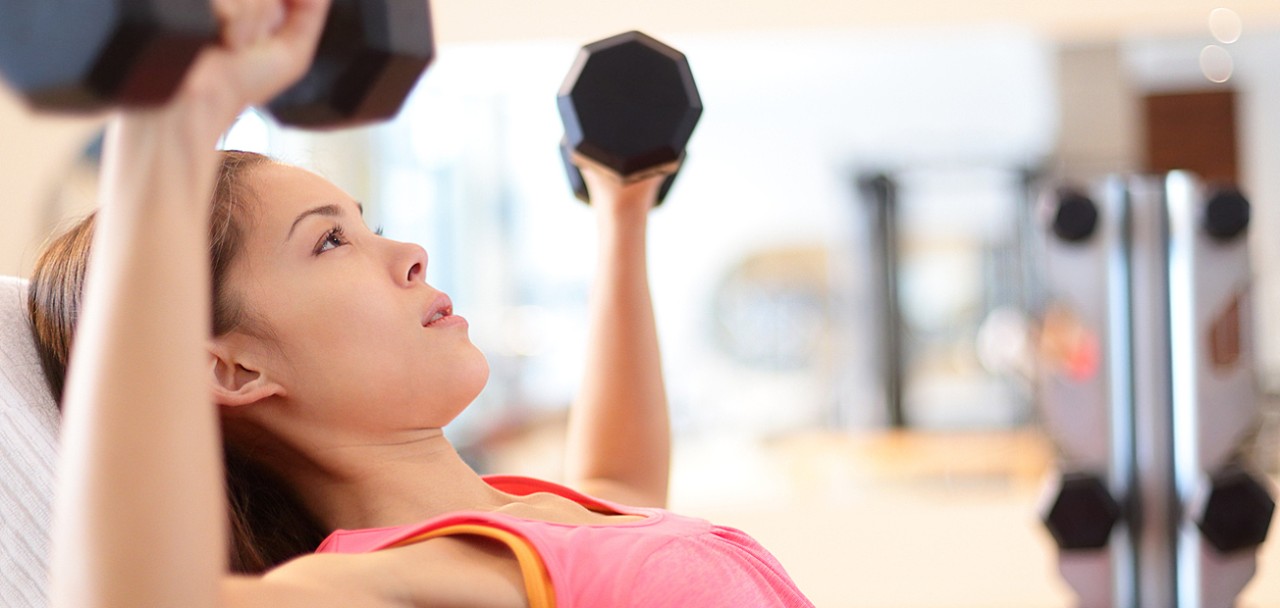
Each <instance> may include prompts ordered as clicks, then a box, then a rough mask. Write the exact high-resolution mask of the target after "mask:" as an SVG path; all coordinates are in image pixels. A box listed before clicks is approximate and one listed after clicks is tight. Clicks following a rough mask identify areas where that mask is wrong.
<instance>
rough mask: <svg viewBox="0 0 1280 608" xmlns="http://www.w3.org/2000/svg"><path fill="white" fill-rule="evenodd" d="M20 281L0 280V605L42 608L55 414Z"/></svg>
mask: <svg viewBox="0 0 1280 608" xmlns="http://www.w3.org/2000/svg"><path fill="white" fill-rule="evenodd" d="M26 286H27V284H26V281H24V280H22V279H18V278H14V277H0V606H4V607H5V608H45V606H46V605H47V603H48V600H47V597H46V587H47V585H46V584H45V578H46V571H47V568H48V553H49V523H50V515H51V513H50V507H51V504H52V501H53V483H54V465H55V464H56V463H55V461H56V458H57V455H56V449H57V442H58V412H57V408H56V407H55V405H54V403H53V396H52V395H51V394H50V392H49V388H48V386H47V385H46V384H45V380H44V373H43V372H42V371H41V370H40V360H39V358H38V357H37V356H36V351H35V345H34V344H33V342H32V339H31V328H30V321H29V320H28V317H27V312H26V310H27V308H26Z"/></svg>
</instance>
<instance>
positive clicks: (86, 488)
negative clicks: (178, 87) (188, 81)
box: [51, 105, 226, 608]
mask: <svg viewBox="0 0 1280 608" xmlns="http://www.w3.org/2000/svg"><path fill="white" fill-rule="evenodd" d="M211 112H213V110H212V109H209V108H192V107H183V106H181V105H178V106H171V107H166V108H162V109H157V110H152V111H145V112H136V113H133V114H131V115H129V116H125V117H122V118H121V119H119V120H117V121H116V122H115V123H114V124H113V125H112V126H111V127H110V129H109V134H108V138H107V143H106V150H105V151H106V153H105V158H104V165H103V170H102V177H103V180H102V189H101V204H100V206H99V211H98V217H97V220H96V222H97V225H96V227H95V231H94V238H93V250H92V255H91V258H90V262H89V266H88V270H87V276H86V282H85V293H84V297H83V310H82V311H81V314H80V320H79V325H78V330H77V333H76V341H75V345H74V348H73V352H72V356H71V361H70V364H69V369H68V378H67V385H66V387H67V388H66V393H65V399H64V405H63V411H64V420H63V427H62V441H61V445H62V448H61V450H62V452H61V459H62V460H61V463H60V469H59V481H58V483H59V487H58V500H57V507H56V517H55V526H54V536H53V556H52V572H51V575H52V585H53V586H52V600H53V605H54V606H56V607H67V608H70V607H75V608H86V607H93V606H190V607H198V606H213V605H216V601H217V597H218V582H219V580H220V578H221V576H222V575H223V574H224V573H225V565H224V561H225V555H226V540H225V539H226V532H225V530H224V527H225V507H224V500H225V498H224V496H223V493H222V490H221V484H222V481H221V480H222V475H221V466H222V465H221V460H220V454H221V452H220V450H219V447H218V428H217V418H216V412H215V409H214V406H213V404H212V401H211V398H210V393H209V388H208V384H209V379H208V374H209V371H208V370H207V369H206V367H207V365H206V362H207V358H208V355H207V352H206V344H207V340H208V338H209V333H210V328H209V324H210V302H209V299H210V296H209V293H210V285H209V281H210V279H209V273H210V271H209V262H208V253H207V239H208V237H207V230H208V205H209V203H208V200H209V196H210V192H211V191H212V186H213V179H214V175H215V170H216V162H217V152H216V151H215V150H214V143H215V142H216V137H217V134H216V133H210V132H209V130H210V129H212V128H213V127H212V126H210V125H217V124H225V122H223V121H222V118H224V117H222V116H217V117H212V116H210V115H209V113H211Z"/></svg>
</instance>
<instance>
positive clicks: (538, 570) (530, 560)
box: [392, 524, 556, 608]
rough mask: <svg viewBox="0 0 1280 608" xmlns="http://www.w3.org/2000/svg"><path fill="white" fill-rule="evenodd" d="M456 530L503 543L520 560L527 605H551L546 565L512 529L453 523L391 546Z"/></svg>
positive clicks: (539, 607) (545, 607)
mask: <svg viewBox="0 0 1280 608" xmlns="http://www.w3.org/2000/svg"><path fill="white" fill-rule="evenodd" d="M458 534H473V535H475V536H483V537H485V538H491V539H493V540H496V541H498V542H500V543H502V544H504V545H506V546H507V548H509V549H511V552H512V553H514V554H515V556H516V562H517V563H518V564H520V575H521V576H522V577H523V578H524V592H525V594H526V595H528V596H529V607H530V608H555V605H556V595H555V590H554V589H553V588H552V587H551V576H550V575H549V574H547V568H546V566H544V565H543V563H542V557H540V556H539V555H538V551H537V550H536V549H534V548H533V545H532V544H530V543H529V541H528V540H525V538H524V537H522V536H520V535H518V534H515V533H514V532H508V531H506V530H503V529H501V528H494V527H491V526H485V525H481V524H457V525H453V526H445V527H443V528H439V529H436V530H431V531H429V532H423V533H422V534H419V535H417V536H413V537H410V538H406V539H404V540H402V541H400V542H398V543H396V544H395V545H392V546H393V547H403V546H405V545H412V544H413V543H417V542H422V541H424V540H428V539H432V538H440V537H441V536H453V535H458Z"/></svg>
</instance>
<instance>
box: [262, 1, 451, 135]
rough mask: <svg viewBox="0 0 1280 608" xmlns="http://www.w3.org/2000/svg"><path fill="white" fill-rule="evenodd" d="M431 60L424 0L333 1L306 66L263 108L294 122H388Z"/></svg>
mask: <svg viewBox="0 0 1280 608" xmlns="http://www.w3.org/2000/svg"><path fill="white" fill-rule="evenodd" d="M434 58H435V39H434V36H433V33H432V30H431V11H430V7H429V6H428V4H427V0H333V4H332V5H330V7H329V16H328V18H327V19H326V21H325V25H324V32H323V33H322V34H321V37H320V46H319V48H318V49H317V50H316V58H315V61H314V62H313V63H312V64H311V69H310V70H308V71H307V73H306V75H304V76H303V77H302V80H300V81H298V82H297V83H296V84H294V85H293V86H292V87H290V88H289V89H287V90H285V91H284V92H283V93H281V94H280V95H279V96H278V97H276V98H275V99H273V100H272V101H271V103H270V104H268V106H267V107H268V109H269V110H270V111H271V114H272V115H274V116H275V117H276V119H277V120H279V121H280V122H282V123H284V124H288V125H294V126H299V127H313V128H314V127H320V128H335V127H350V126H355V125H361V124H365V123H370V122H375V121H380V120H387V119H390V118H392V117H394V116H395V115H396V114H398V113H399V112H400V108H401V106H403V105H404V101H405V99H407V98H408V97H409V93H410V92H411V91H412V90H413V88H414V86H415V85H417V83H418V79H419V78H421V76H422V74H423V72H425V71H426V69H427V66H429V65H430V64H431V61H432V59H434Z"/></svg>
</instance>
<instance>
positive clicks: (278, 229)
mask: <svg viewBox="0 0 1280 608" xmlns="http://www.w3.org/2000/svg"><path fill="white" fill-rule="evenodd" d="M326 4H327V2H326V1H325V0H218V1H217V2H215V9H216V10H217V11H218V14H219V15H220V16H221V18H222V20H223V33H224V35H223V41H222V44H221V45H220V46H217V47H214V48H212V49H210V50H208V51H206V52H205V53H204V55H203V56H202V57H201V59H200V61H199V62H198V63H197V65H196V66H195V67H194V68H193V70H192V72H191V73H190V74H189V75H188V77H187V79H186V81H185V83H184V86H183V88H182V90H181V91H180V92H179V94H178V95H177V97H176V98H175V99H174V100H173V101H172V102H171V103H170V104H168V105H166V106H164V107H161V108H151V109H133V110H128V111H126V112H123V113H122V114H121V115H120V116H119V117H118V118H117V120H115V121H114V122H113V124H112V126H111V127H110V129H109V131H108V138H107V143H106V146H105V149H104V164H103V173H102V181H103V185H102V194H101V198H102V204H101V207H100V209H99V215H98V222H99V225H98V228H97V230H96V231H95V234H94V243H93V250H94V256H93V258H92V259H91V260H90V265H89V268H88V275H87V278H86V286H85V297H84V309H83V311H82V316H81V319H80V325H79V329H78V333H77V341H76V348H75V349H74V351H73V353H72V358H71V362H70V365H69V370H68V377H67V385H66V393H65V397H64V404H63V411H64V419H63V427H62V438H63V448H62V452H61V454H60V457H61V462H60V465H59V467H60V468H59V481H58V483H59V487H58V496H57V501H56V507H55V521H54V530H53V550H52V556H51V572H50V575H51V591H52V592H51V601H52V605H53V606H57V607H63V606H65V607H77V608H83V607H96V606H179V605H180V606H191V607H213V606H239V607H257V606H262V607H268V606H269V607H271V608H289V607H292V606H298V607H303V606H307V607H319V608H324V607H327V606H334V607H337V606H352V605H359V606H374V607H381V606H522V605H525V604H526V598H525V597H524V592H523V587H522V584H521V580H520V575H519V572H518V570H517V568H516V564H515V561H514V559H513V558H512V556H511V555H510V554H509V553H508V552H507V550H506V549H504V548H502V547H497V546H494V545H492V544H490V543H489V542H487V541H480V540H474V539H468V538H466V537H452V538H442V539H435V540H430V541H426V542H422V543H418V544H415V545H410V546H406V547H401V548H396V549H391V550H386V551H380V552H376V553H373V554H364V555H308V556H304V557H301V558H298V559H295V560H293V561H291V562H289V563H287V564H284V565H282V566H281V567H279V568H277V569H275V570H273V571H271V572H269V573H268V574H267V575H266V576H261V577H238V576H230V575H228V569H227V564H226V562H225V559H226V558H225V547H226V542H227V532H226V530H225V525H226V524H225V518H224V514H223V508H224V506H223V501H224V498H223V496H222V471H221V449H220V445H219V431H218V424H219V416H222V417H223V418H225V419H226V420H227V421H228V422H229V423H230V427H231V431H230V432H232V433H234V434H235V436H236V437H237V439H238V440H243V441H246V442H250V443H256V444H257V445H258V446H259V447H260V448H261V453H262V455H263V458H264V459H265V460H266V462H267V464H269V465H270V466H272V467H273V468H275V469H276V470H277V471H278V472H280V473H281V474H282V475H283V476H284V477H285V478H286V479H288V480H289V481H290V483H291V484H293V485H294V486H295V487H296V488H298V489H299V491H300V492H301V494H302V496H303V499H304V500H305V501H306V502H307V503H308V505H309V506H310V507H311V508H312V509H313V510H314V511H315V512H316V513H317V514H318V515H319V516H320V517H321V519H322V521H323V522H324V523H326V524H327V525H329V526H331V527H334V528H359V527H370V526H385V525H394V524H401V523H408V522H413V521H419V520H422V519H425V518H427V517H431V516H433V515H436V514H439V513H443V512H448V511H453V510H462V509H478V510H494V511H502V512H505V513H509V514H512V515H515V516H519V517H527V518H531V519H542V520H547V521H560V522H566V523H597V524H598V523H611V522H619V521H625V520H626V519H628V518H627V517H625V516H618V515H609V514H597V513H591V512H588V511H586V510H585V509H583V508H582V507H580V506H578V505H576V504H574V503H572V502H571V501H568V500H565V499H561V498H559V497H555V496H551V495H546V494H535V495H531V496H529V497H515V496H511V495H507V494H504V493H501V492H498V491H496V490H494V489H493V488H491V487H489V486H488V485H487V484H485V483H484V482H483V480H481V479H480V478H479V477H478V476H477V475H476V474H475V472H474V471H471V470H470V469H469V468H468V467H467V466H466V465H465V463H463V462H462V460H461V458H459V457H458V455H457V452H456V451H455V450H454V449H453V447H452V446H450V445H449V444H448V442H447V441H446V440H445V438H444V436H443V434H442V432H441V427H443V426H444V425H445V424H447V423H448V422H449V421H450V420H452V419H453V418H454V417H455V416H456V415H457V413H458V412H460V411H461V410H462V409H463V408H465V407H466V405H467V404H468V403H469V402H470V401H471V400H472V399H473V398H474V396H475V395H476V394H477V393H478V392H479V390H480V389H481V388H482V387H483V385H484V383H485V380H486V379H487V375H488V369H487V365H486V364H485V362H484V358H483V356H482V355H481V354H480V353H479V352H478V351H477V349H476V348H475V346H474V345H473V344H471V342H470V340H469V339H468V337H467V327H466V324H465V323H464V322H462V321H461V320H458V319H453V320H446V321H445V322H441V323H438V324H435V325H432V326H429V327H424V326H423V318H424V316H425V315H426V313H427V311H428V310H430V309H431V307H432V303H433V302H436V301H437V298H438V296H439V295H440V294H439V292H438V291H437V290H435V289H434V288H433V287H431V286H430V284H429V283H428V282H426V275H427V272H428V268H429V264H428V258H427V255H426V253H425V252H424V251H423V250H422V249H421V248H420V247H418V246H416V245H411V244H406V243H400V242H396V241H392V240H389V239H385V238H382V237H380V236H377V235H375V234H373V233H372V232H370V231H369V230H368V229H367V227H365V226H364V224H363V222H362V221H361V220H360V218H359V211H358V209H357V207H356V205H355V203H354V201H352V200H351V198H350V197H349V196H348V195H346V194H345V193H343V192H342V191H341V190H340V189H338V188H336V187H335V186H333V185H332V184H330V183H328V182H327V181H325V180H323V179H321V178H319V177H317V176H315V175H313V174H310V173H308V172H306V171H303V170H301V169H297V168H293V167H288V166H285V165H269V166H265V167H261V168H258V169H256V170H254V171H253V173H252V175H250V180H249V181H250V185H251V187H252V190H253V192H254V193H255V200H254V201H253V205H252V207H253V218H252V221H250V222H249V226H250V228H249V231H248V235H247V241H246V244H245V247H246V251H245V252H244V255H242V256H241V261H240V262H237V265H236V266H235V267H233V269H232V272H231V280H230V285H231V288H232V291H233V292H234V293H236V294H237V295H239V296H240V297H241V298H242V300H243V302H244V303H245V304H246V305H247V306H248V308H249V310H250V311H251V312H252V314H253V315H254V316H255V318H256V319H257V320H258V321H259V322H260V323H261V325H262V326H261V327H259V329H267V330H268V331H259V332H248V331H233V332H231V333H230V334H228V335H226V336H222V337H219V338H217V339H213V338H211V337H210V333H211V332H210V328H209V327H208V322H209V318H210V304H209V299H210V294H209V274H208V273H209V269H208V261H207V259H206V255H207V253H206V247H207V240H206V239H207V235H206V223H207V221H208V213H209V207H208V205H209V203H208V200H209V195H210V193H211V192H212V189H213V183H212V182H213V177H214V174H215V168H216V163H217V155H216V152H215V151H214V143H215V142H216V141H217V139H218V136H219V134H220V133H221V132H222V131H223V130H225V129H226V128H227V127H228V126H229V125H230V124H231V122H232V120H233V119H234V118H235V116H237V115H238V114H239V112H240V111H241V110H242V109H243V108H244V107H245V106H247V105H253V104H258V103H261V102H263V101H264V100H266V99H270V98H271V97H272V96H274V94H275V93H276V92H278V91H280V90H282V89H283V88H285V87H286V86H287V85H288V84H290V83H291V82H293V81H294V80H296V79H297V78H298V77H299V76H300V75H301V74H302V73H303V71H304V70H305V68H306V67H307V62H308V61H309V60H310V57H311V56H312V53H313V51H314V48H315V44H316V40H317V39H318V35H319V32H320V27H321V25H322V22H323V15H324V13H325V10H326V9H327V6H326ZM584 175H585V177H586V179H587V182H588V186H589V188H591V189H592V200H593V205H594V206H595V207H596V211H597V217H598V218H599V219H598V226H599V229H600V239H599V242H600V250H599V263H598V264H597V269H596V275H595V280H596V289H595V292H594V293H593V296H592V302H591V311H592V312H591V318H590V320H589V331H590V338H589V342H588V360H589V362H590V363H589V364H588V366H587V368H586V371H585V373H584V382H583V387H582V391H581V393H580V395H579V397H578V399H577V400H576V401H575V403H574V405H573V408H572V411H571V414H570V420H571V422H570V441H569V451H568V460H569V463H570V464H569V468H568V471H567V478H568V479H569V481H570V483H571V485H574V486H575V487H577V488H578V489H580V490H582V491H585V492H588V493H594V494H596V495H598V496H600V497H603V498H608V499H613V500H617V501H620V502H629V503H631V504H638V505H652V506H661V505H662V504H664V503H665V500H666V488H667V468H668V459H669V437H668V436H669V432H668V426H667V412H666V396H665V392H664V389H663V388H662V377H661V369H660V366H659V362H658V361H659V360H658V346H657V337H656V331H655V330H654V325H653V311H652V306H651V304H650V297H649V288H648V281H647V274H646V273H647V271H646V267H645V260H644V258H645V256H644V237H645V218H646V217H647V212H648V209H649V208H650V207H651V206H652V204H653V202H654V200H655V197H656V193H657V189H658V186H659V185H660V181H661V179H660V177H655V178H654V179H650V180H646V181H643V182H639V183H634V184H625V185H624V184H623V183H622V182H621V181H619V180H618V179H617V178H616V177H613V176H609V175H606V174H602V173H599V172H596V171H592V170H589V169H588V170H585V171H584ZM327 205H332V206H333V207H332V208H331V210H330V211H331V213H329V214H327V215H316V214H307V215H306V216H305V217H304V218H303V219H302V220H301V221H299V222H298V223H297V225H296V226H294V221H295V220H296V219H297V218H298V216H299V215H301V214H304V212H306V211H309V210H311V209H314V208H316V207H318V206H327ZM335 227H340V228H341V229H342V233H343V236H342V237H341V238H339V237H337V236H335V235H334V233H332V232H331V231H332V230H333V229H334V228H335ZM291 228H292V233H293V234H292V236H290V229H291ZM264 336H265V337H264ZM121 353H127V356H121Z"/></svg>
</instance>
